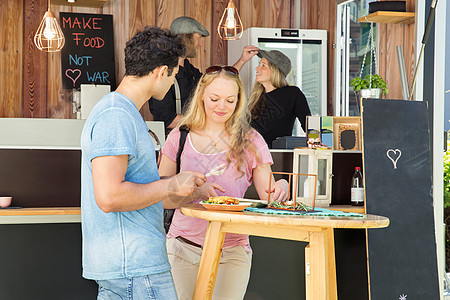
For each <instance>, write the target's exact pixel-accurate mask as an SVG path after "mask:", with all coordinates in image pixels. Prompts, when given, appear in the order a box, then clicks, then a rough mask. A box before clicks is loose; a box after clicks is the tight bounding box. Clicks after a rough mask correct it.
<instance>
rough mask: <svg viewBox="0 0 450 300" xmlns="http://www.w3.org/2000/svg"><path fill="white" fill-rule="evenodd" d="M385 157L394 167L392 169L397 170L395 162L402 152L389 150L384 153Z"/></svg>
mask: <svg viewBox="0 0 450 300" xmlns="http://www.w3.org/2000/svg"><path fill="white" fill-rule="evenodd" d="M386 155H387V157H388V158H389V159H390V160H391V161H392V164H393V165H394V169H397V161H398V159H399V158H400V156H402V151H401V150H399V149H395V150H393V149H389V150H388V151H386Z"/></svg>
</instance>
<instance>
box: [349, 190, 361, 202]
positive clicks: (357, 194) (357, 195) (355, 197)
mask: <svg viewBox="0 0 450 300" xmlns="http://www.w3.org/2000/svg"><path fill="white" fill-rule="evenodd" d="M351 201H352V202H360V203H361V202H364V188H352V197H351Z"/></svg>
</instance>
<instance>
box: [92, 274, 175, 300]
mask: <svg viewBox="0 0 450 300" xmlns="http://www.w3.org/2000/svg"><path fill="white" fill-rule="evenodd" d="M97 284H98V296H97V300H116V299H117V300H119V299H120V300H149V299H157V300H178V297H177V292H176V290H175V285H174V283H173V279H172V274H171V273H170V271H168V272H165V273H160V274H154V275H147V276H140V277H131V278H121V279H113V280H97Z"/></svg>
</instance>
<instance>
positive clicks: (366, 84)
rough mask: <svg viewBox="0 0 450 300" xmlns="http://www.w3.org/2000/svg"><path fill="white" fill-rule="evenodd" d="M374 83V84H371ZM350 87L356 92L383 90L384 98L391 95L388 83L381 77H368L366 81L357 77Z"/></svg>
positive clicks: (376, 75)
mask: <svg viewBox="0 0 450 300" xmlns="http://www.w3.org/2000/svg"><path fill="white" fill-rule="evenodd" d="M370 82H372V84H370ZM350 85H351V86H352V87H353V90H354V91H355V92H358V91H359V90H360V89H368V88H372V89H381V91H382V94H383V96H384V95H386V94H389V89H388V88H387V87H386V82H385V81H384V80H383V78H381V76H380V75H378V74H374V75H366V77H364V79H361V77H355V78H354V79H353V80H352V81H350Z"/></svg>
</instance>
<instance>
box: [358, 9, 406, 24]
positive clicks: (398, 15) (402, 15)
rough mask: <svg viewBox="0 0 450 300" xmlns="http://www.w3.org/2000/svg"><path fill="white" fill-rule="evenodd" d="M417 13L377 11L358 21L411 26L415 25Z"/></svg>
mask: <svg viewBox="0 0 450 300" xmlns="http://www.w3.org/2000/svg"><path fill="white" fill-rule="evenodd" d="M414 17H415V13H413V12H400V11H377V12H374V13H371V14H370V15H367V16H364V17H361V18H359V19H358V22H360V23H370V22H373V23H390V24H411V23H414Z"/></svg>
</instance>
